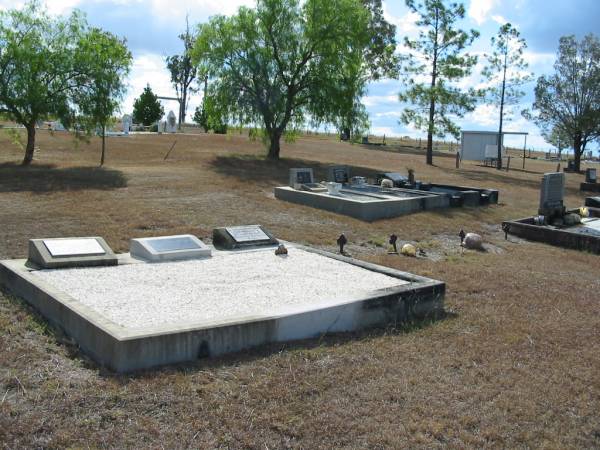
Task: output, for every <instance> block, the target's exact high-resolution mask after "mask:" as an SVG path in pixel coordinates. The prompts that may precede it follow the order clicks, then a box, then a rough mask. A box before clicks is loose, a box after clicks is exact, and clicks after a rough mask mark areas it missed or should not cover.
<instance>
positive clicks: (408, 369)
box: [0, 132, 600, 448]
mask: <svg viewBox="0 0 600 450" xmlns="http://www.w3.org/2000/svg"><path fill="white" fill-rule="evenodd" d="M175 140H177V144H176V145H175V147H174V148H173V150H172V152H171V154H170V155H169V157H168V158H167V159H166V160H164V156H165V154H166V153H167V152H168V151H169V148H170V147H171V145H172V143H173V141H175ZM38 145H39V146H40V150H39V152H38V153H37V157H36V160H35V162H34V164H33V166H32V167H29V168H22V167H20V166H19V165H18V162H19V161H20V159H21V157H22V152H21V150H20V149H18V148H17V147H15V146H14V145H13V144H12V143H11V142H10V140H9V139H8V138H7V137H6V136H5V135H0V149H1V152H0V204H1V205H2V207H1V208H0V258H1V259H8V258H24V257H26V255H27V242H28V239H30V238H41V237H60V236H88V235H89V236H95V235H98V236H103V237H104V238H105V239H106V240H107V242H108V243H109V244H110V245H111V247H112V248H113V249H114V250H115V251H118V252H124V251H127V250H128V245H129V239H130V238H132V237H144V236H159V235H167V234H183V233H191V234H194V235H197V236H198V237H199V238H200V239H203V240H204V241H205V242H208V243H210V236H211V231H212V229H213V228H215V227H219V226H226V225H240V224H253V223H259V224H262V225H263V226H265V227H266V228H267V229H268V230H270V231H271V232H273V233H274V234H275V235H276V236H277V237H279V238H282V239H285V240H289V241H294V242H299V243H302V244H307V245H310V246H314V247H318V248H322V249H326V250H330V251H335V248H336V245H335V240H336V238H337V237H338V235H339V234H340V233H341V232H345V233H346V236H347V237H348V239H349V241H350V244H349V246H348V247H347V250H348V251H349V253H351V254H352V256H354V257H357V258H360V259H363V260H367V261H370V262H374V263H377V264H382V265H385V266H389V267H394V268H397V269H400V270H405V271H408V272H412V273H415V274H418V275H423V276H427V277H431V278H435V279H439V280H443V281H445V282H446V283H447V291H446V300H445V303H446V310H447V315H446V317H445V318H444V319H442V320H439V321H436V322H433V323H415V324H411V325H408V326H402V327H398V328H386V329H376V330H370V331H365V332H361V333H354V334H340V335H328V336H324V337H322V338H321V339H314V340H309V341H303V342H297V343H292V344H285V345H284V344H273V345H270V346H266V347H261V348H258V349H254V350H251V351H247V352H243V353H239V354H234V355H229V356H225V357H220V358H214V359H208V360H207V359H203V360H199V361H197V362H196V363H193V364H185V365H178V366H171V367H165V368H160V369H156V370H150V371H146V372H140V373H134V374H128V375H115V374H113V373H111V372H109V371H106V370H104V369H102V368H100V367H98V366H97V365H96V364H95V363H94V362H92V361H91V360H89V359H88V358H86V357H85V355H83V354H82V353H80V352H79V351H78V349H77V346H76V344H75V343H74V342H72V341H71V340H69V339H68V337H66V336H64V335H61V334H60V333H59V332H57V331H56V330H54V329H52V328H50V327H49V326H48V325H47V324H46V322H45V321H44V319H43V318H42V317H40V316H39V315H38V314H36V313H35V312H34V311H33V310H32V309H31V308H29V307H28V306H27V305H26V303H25V302H24V301H22V300H19V299H16V298H14V297H12V296H10V295H8V294H7V293H6V292H0V443H1V445H2V446H3V447H6V448H18V447H66V446H70V447H88V446H91V447H121V448H123V447H165V448H173V447H197V448H207V447H235V448H239V447H249V448H259V447H260V448H281V447H288V446H289V447H303V448H333V447H352V448H354V447H370V448H381V447H405V448H406V447H409V448H418V447H422V448H433V447H455V448H462V447H502V448H506V447H509V448H514V447H542V448H559V447H560V448H569V447H570V448H592V447H600V413H599V411H600V376H599V374H600V357H599V354H600V353H599V350H600V313H599V305H600V275H599V274H600V257H599V256H598V255H593V254H589V253H585V252H578V251H574V250H566V249H562V248H557V247H552V246H549V245H545V244H541V243H531V242H526V241H522V240H519V239H517V238H515V237H512V236H509V239H508V241H507V240H505V239H504V233H502V232H501V230H500V225H499V224H500V223H501V222H502V220H506V219H516V218H521V217H525V216H528V215H532V214H535V213H536V211H537V207H538V201H539V187H540V180H541V176H542V174H543V173H544V172H550V171H554V170H555V169H556V163H551V162H545V161H536V160H527V161H526V169H525V170H522V169H521V167H522V166H521V160H520V159H515V160H513V161H512V162H511V170H510V171H509V172H505V171H502V172H499V171H496V170H495V169H490V168H483V167H479V166H477V165H475V164H474V163H466V164H463V165H462V167H461V168H460V169H455V167H454V164H455V162H454V157H453V156H451V155H448V156H436V157H434V163H435V164H436V165H435V166H434V167H428V166H426V165H425V164H424V159H425V158H424V155H423V154H422V153H419V152H418V151H415V149H403V148H402V147H396V148H390V146H388V147H387V150H396V151H383V150H382V149H381V148H372V147H365V146H361V145H351V144H348V143H341V142H337V141H336V140H334V139H333V138H326V137H318V136H312V137H311V136H309V137H304V138H301V139H299V140H298V141H297V142H296V143H294V144H283V148H282V156H283V159H282V160H281V161H279V162H270V161H267V160H265V159H264V158H263V157H262V155H263V154H264V153H265V151H264V149H263V147H262V145H261V144H260V143H259V142H250V141H249V140H248V139H247V138H246V137H244V136H237V135H232V136H216V135H203V134H196V135H191V134H189V135H188V134H185V135H183V134H180V135H162V136H152V135H134V136H130V137H126V138H125V137H118V138H110V139H109V141H108V154H107V164H106V166H105V167H104V168H98V167H97V165H98V161H99V156H100V155H99V152H100V149H99V143H98V141H97V140H95V139H94V140H92V142H91V144H90V145H87V144H79V145H78V146H77V147H75V146H74V144H73V141H72V139H71V138H69V137H67V136H66V135H64V134H62V133H55V134H54V135H51V134H48V133H46V132H40V133H39V141H38ZM403 150H406V151H403ZM333 163H335V164H349V165H350V166H352V173H353V174H355V175H367V176H372V175H374V174H375V173H377V172H379V171H397V172H403V173H406V169H407V168H409V167H410V168H413V169H414V170H415V173H416V177H417V179H421V180H424V181H435V182H438V183H451V184H459V185H467V186H468V185H473V186H480V187H490V188H495V189H499V190H500V201H499V204H498V205H492V206H489V207H482V208H472V209H471V208H458V209H446V210H439V211H430V212H423V213H418V214H412V215H408V216H403V217H398V218H395V219H389V220H381V221H377V222H373V223H367V222H361V221H359V220H355V219H352V218H350V217H346V216H341V215H337V214H334V213H329V212H326V211H322V210H319V209H314V208H309V207H304V206H300V205H295V204H291V203H287V202H283V201H279V200H275V199H274V196H273V187H275V186H279V185H285V184H287V179H288V169H289V168H291V167H313V168H315V171H316V178H317V179H319V180H320V179H324V178H325V174H326V168H327V166H328V165H329V164H333ZM582 179H583V175H578V174H567V188H566V204H567V205H568V206H569V207H577V206H581V205H582V204H583V198H584V195H583V194H580V193H579V191H578V186H579V183H580V181H582ZM461 228H463V229H464V230H465V231H473V232H477V233H480V234H482V235H483V236H484V239H485V240H486V242H487V243H488V251H486V252H474V251H465V252H464V254H463V253H461V251H460V250H459V246H458V242H459V239H458V237H457V235H458V232H459V230H460V229H461ZM391 233H395V234H397V235H398V236H399V241H402V242H404V241H408V242H412V243H416V244H417V245H418V246H419V247H421V248H423V249H424V250H425V253H426V256H425V257H419V258H408V257H403V256H397V255H388V254H387V239H388V236H389V235H390V234H391ZM231 276H232V277H235V276H236V273H235V267H232V270H231ZM281 289H282V290H285V289H286V287H285V286H281Z"/></svg>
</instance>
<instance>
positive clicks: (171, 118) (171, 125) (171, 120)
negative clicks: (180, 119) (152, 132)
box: [165, 111, 177, 133]
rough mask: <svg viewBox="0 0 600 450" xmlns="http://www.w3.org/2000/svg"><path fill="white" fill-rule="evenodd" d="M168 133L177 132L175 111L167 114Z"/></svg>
mask: <svg viewBox="0 0 600 450" xmlns="http://www.w3.org/2000/svg"><path fill="white" fill-rule="evenodd" d="M166 127H167V128H166V130H165V131H166V132H167V133H176V132H177V117H175V113H174V112H173V111H169V114H167V125H166Z"/></svg>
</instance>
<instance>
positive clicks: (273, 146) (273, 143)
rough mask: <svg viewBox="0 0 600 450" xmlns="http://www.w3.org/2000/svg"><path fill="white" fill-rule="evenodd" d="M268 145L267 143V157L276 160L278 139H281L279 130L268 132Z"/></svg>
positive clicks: (277, 156)
mask: <svg viewBox="0 0 600 450" xmlns="http://www.w3.org/2000/svg"><path fill="white" fill-rule="evenodd" d="M269 138H270V145H269V153H268V154H267V158H268V159H272V160H278V159H279V151H280V146H279V141H280V139H281V133H280V132H279V131H276V130H275V131H272V132H271V133H270V136H269Z"/></svg>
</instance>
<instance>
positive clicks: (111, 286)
mask: <svg viewBox="0 0 600 450" xmlns="http://www.w3.org/2000/svg"><path fill="white" fill-rule="evenodd" d="M288 250H289V254H288V255H287V256H275V255H274V250H273V249H272V248H269V249H261V250H253V251H245V252H233V253H230V252H218V251H215V252H213V256H212V257H211V258H207V259H199V260H189V261H179V262H164V263H154V264H130V265H121V266H113V267H98V268H79V269H58V270H41V271H36V272H32V273H33V274H34V275H35V276H37V277H39V278H41V279H43V280H44V281H45V282H47V283H49V284H51V285H52V286H54V287H56V288H58V289H60V290H62V291H63V292H65V293H67V294H69V295H70V296H71V297H73V298H75V299H76V300H78V301H80V302H81V303H83V304H85V305H87V306H88V307H90V308H92V309H93V310H95V311H96V312H98V313H100V314H102V315H103V316H105V317H106V318H108V319H110V320H112V321H113V322H115V323H117V324H119V325H122V326H124V327H131V328H138V327H147V326H158V325H167V324H181V323H193V322H205V321H215V320H223V319H230V318H234V317H239V318H243V317H248V316H262V315H276V314H278V313H282V312H285V311H286V310H289V309H290V308H294V307H310V306H318V305H319V304H324V303H329V302H344V301H349V300H354V299H359V298H364V297H366V296H367V295H368V294H369V293H372V292H373V291H374V290H377V289H382V288H390V287H394V286H399V285H402V284H406V283H407V282H406V281H403V280H399V279H397V278H392V277H389V276H387V275H383V274H380V273H376V272H371V271H369V270H366V269H362V268H360V267H357V266H353V265H351V264H347V263H343V262H341V261H337V260H335V259H332V258H327V257H325V256H321V255H318V254H315V253H310V252H306V251H304V250H301V249H297V248H294V247H291V248H289V249H288Z"/></svg>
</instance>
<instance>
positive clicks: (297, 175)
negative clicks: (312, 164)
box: [289, 168, 315, 189]
mask: <svg viewBox="0 0 600 450" xmlns="http://www.w3.org/2000/svg"><path fill="white" fill-rule="evenodd" d="M314 182H315V179H314V176H313V170H312V169H310V168H306V169H290V183H289V185H290V186H291V187H293V188H296V189H297V188H298V186H299V185H302V184H311V183H314Z"/></svg>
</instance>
